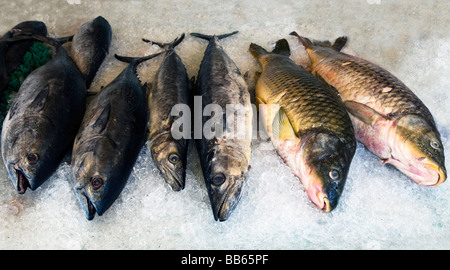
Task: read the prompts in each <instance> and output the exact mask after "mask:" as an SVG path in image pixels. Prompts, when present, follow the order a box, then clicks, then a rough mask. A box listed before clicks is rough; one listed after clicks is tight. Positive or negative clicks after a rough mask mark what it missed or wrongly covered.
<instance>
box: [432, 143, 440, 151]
mask: <svg viewBox="0 0 450 270" xmlns="http://www.w3.org/2000/svg"><path fill="white" fill-rule="evenodd" d="M430 146H431V147H433V148H434V149H436V150H439V149H441V144H440V143H439V142H438V141H430Z"/></svg>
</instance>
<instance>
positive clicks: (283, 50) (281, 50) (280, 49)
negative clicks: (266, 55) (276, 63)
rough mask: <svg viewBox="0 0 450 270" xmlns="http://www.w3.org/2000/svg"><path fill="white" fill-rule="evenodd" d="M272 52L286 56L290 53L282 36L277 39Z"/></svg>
mask: <svg viewBox="0 0 450 270" xmlns="http://www.w3.org/2000/svg"><path fill="white" fill-rule="evenodd" d="M272 52H273V53H276V54H281V55H286V56H290V55H291V49H290V48H289V43H288V42H287V40H286V39H284V38H283V39H280V40H278V41H277V43H276V45H275V48H274V49H273V51H272Z"/></svg>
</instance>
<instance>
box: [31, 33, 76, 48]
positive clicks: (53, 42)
mask: <svg viewBox="0 0 450 270" xmlns="http://www.w3.org/2000/svg"><path fill="white" fill-rule="evenodd" d="M31 37H32V38H34V39H36V40H39V41H41V42H43V43H45V44H48V45H50V46H52V47H55V48H59V47H61V46H62V45H63V44H64V43H66V42H69V41H72V39H73V35H72V36H68V37H62V38H51V37H44V36H39V35H32V36H31Z"/></svg>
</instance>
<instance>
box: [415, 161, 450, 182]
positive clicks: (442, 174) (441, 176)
mask: <svg viewBox="0 0 450 270" xmlns="http://www.w3.org/2000/svg"><path fill="white" fill-rule="evenodd" d="M425 167H426V168H427V169H429V170H430V171H432V172H433V174H435V175H437V176H436V177H431V178H430V179H433V180H429V181H425V180H424V181H422V182H421V183H420V184H422V185H424V186H428V187H436V186H439V185H440V184H442V183H444V182H445V180H446V179H447V173H446V171H445V170H443V169H442V168H441V167H440V166H437V165H435V164H431V163H427V164H425ZM434 179H436V180H434Z"/></svg>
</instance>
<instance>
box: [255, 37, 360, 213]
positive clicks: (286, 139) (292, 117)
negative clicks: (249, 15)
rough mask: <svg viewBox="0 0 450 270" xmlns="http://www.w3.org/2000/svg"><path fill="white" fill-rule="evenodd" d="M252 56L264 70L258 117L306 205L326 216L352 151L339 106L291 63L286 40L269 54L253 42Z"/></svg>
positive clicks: (352, 141) (341, 184)
mask: <svg viewBox="0 0 450 270" xmlns="http://www.w3.org/2000/svg"><path fill="white" fill-rule="evenodd" d="M250 52H251V53H252V55H253V56H254V57H255V58H256V59H257V60H258V61H259V63H260V64H261V66H262V73H261V75H260V77H259V79H258V81H257V83H256V89H255V95H256V103H257V104H258V105H259V106H261V105H263V106H265V108H266V109H261V108H260V109H259V112H260V117H261V119H262V122H263V123H264V126H265V129H266V131H267V134H268V135H269V137H270V139H271V141H272V143H273V145H274V147H275V149H276V151H277V153H278V154H279V155H280V157H281V158H282V159H283V161H284V162H285V163H286V164H287V165H288V166H289V167H290V168H291V170H292V171H293V173H294V174H295V175H296V176H297V177H298V178H299V179H300V181H301V183H302V184H303V187H304V189H305V192H306V193H307V195H308V197H309V198H310V200H311V201H312V202H313V203H314V204H315V205H316V206H317V207H318V208H319V209H322V210H323V211H325V212H329V211H331V210H333V209H334V208H335V207H336V206H337V204H338V201H339V198H340V196H341V194H342V192H343V190H344V185H345V182H346V179H347V175H348V172H349V168H350V165H351V161H352V159H353V156H354V153H355V150H356V140H355V137H354V133H353V127H352V123H351V121H350V118H349V116H348V113H347V112H346V111H345V108H344V105H343V104H342V101H341V100H340V98H339V97H338V96H337V94H336V93H335V92H333V91H334V90H333V89H332V88H329V87H328V86H327V85H325V84H323V83H322V82H320V81H319V80H317V79H316V78H315V77H314V76H312V75H311V74H310V73H308V72H307V71H306V70H304V69H303V68H301V67H299V66H297V65H296V64H295V63H294V62H293V61H292V60H291V59H290V58H289V56H290V50H289V44H288V43H287V41H286V40H285V39H282V40H279V41H278V42H277V45H276V47H275V49H274V51H273V52H271V53H270V52H267V51H266V50H265V49H264V48H262V47H261V46H259V45H257V44H254V43H252V44H251V45H250Z"/></svg>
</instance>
